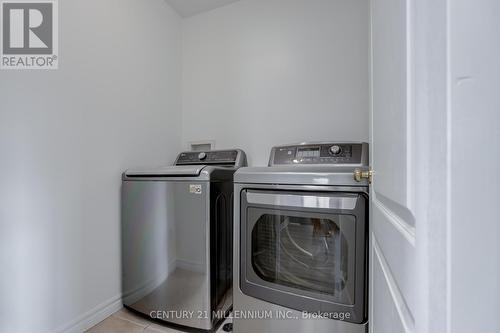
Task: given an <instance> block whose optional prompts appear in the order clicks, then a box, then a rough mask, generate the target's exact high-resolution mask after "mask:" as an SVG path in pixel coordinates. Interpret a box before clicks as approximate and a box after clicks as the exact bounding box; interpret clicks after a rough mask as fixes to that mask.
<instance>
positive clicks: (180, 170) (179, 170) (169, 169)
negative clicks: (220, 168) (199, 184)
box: [125, 165, 206, 178]
mask: <svg viewBox="0 0 500 333" xmlns="http://www.w3.org/2000/svg"><path fill="white" fill-rule="evenodd" d="M205 167H206V165H182V166H180V165H179V166H166V167H161V168H154V169H140V170H127V171H125V176H126V177H141V178H142V177H148V178H151V177H198V176H199V175H200V173H201V171H202V170H203V169H204V168H205Z"/></svg>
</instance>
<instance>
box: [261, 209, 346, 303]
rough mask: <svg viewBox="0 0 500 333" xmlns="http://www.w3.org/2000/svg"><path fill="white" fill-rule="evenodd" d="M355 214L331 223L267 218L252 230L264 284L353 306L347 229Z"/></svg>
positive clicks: (314, 219)
mask: <svg viewBox="0 0 500 333" xmlns="http://www.w3.org/2000/svg"><path fill="white" fill-rule="evenodd" d="M354 220H355V218H354V217H353V216H350V215H331V216H329V217H328V218H320V217H303V216H293V215H287V214H286V213H283V212H282V213H280V214H263V215H262V216H261V217H260V218H259V219H258V221H257V222H256V224H255V226H254V228H253V231H252V266H253V269H254V271H255V273H256V274H257V275H258V276H259V277H260V278H261V279H263V280H265V281H268V282H272V283H275V284H279V285H283V286H288V287H291V288H295V289H300V290H305V291H310V292H314V293H321V294H326V295H329V296H330V297H332V298H333V299H334V300H335V301H337V302H340V303H343V304H352V302H353V299H354V297H353V296H354V295H352V294H351V292H352V291H351V290H349V288H346V286H347V282H348V279H349V278H350V276H349V272H348V259H349V244H348V241H347V239H346V237H345V236H344V233H343V231H344V230H343V227H344V228H345V226H353V225H354V224H355V221H354Z"/></svg>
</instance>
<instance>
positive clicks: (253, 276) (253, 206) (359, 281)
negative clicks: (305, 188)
mask: <svg viewBox="0 0 500 333" xmlns="http://www.w3.org/2000/svg"><path fill="white" fill-rule="evenodd" d="M241 196H242V197H241V202H242V209H241V215H242V216H241V221H242V226H241V261H240V262H241V267H240V273H241V278H240V284H241V285H240V287H241V290H242V291H243V293H245V294H247V295H249V296H253V297H256V298H259V299H262V300H265V301H268V302H271V303H274V304H278V305H282V306H285V307H288V308H292V309H296V310H299V311H308V312H318V313H320V314H322V315H323V316H326V317H329V318H332V319H342V320H345V321H349V322H355V323H362V322H364V321H365V319H366V302H365V301H366V290H365V289H366V288H365V285H366V283H365V281H366V280H365V275H366V256H365V253H366V228H365V225H366V222H367V217H366V204H367V202H366V199H365V197H364V195H362V194H359V193H338V192H337V193H331V192H323V193H311V192H287V191H259V190H245V191H243V192H242V194H241Z"/></svg>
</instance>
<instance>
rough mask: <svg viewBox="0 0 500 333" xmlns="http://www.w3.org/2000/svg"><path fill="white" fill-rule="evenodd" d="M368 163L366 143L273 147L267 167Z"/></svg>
mask: <svg viewBox="0 0 500 333" xmlns="http://www.w3.org/2000/svg"><path fill="white" fill-rule="evenodd" d="M365 163H368V144H366V143H334V142H332V143H319V144H300V145H287V146H280V147H274V148H273V149H272V151H271V158H270V160H269V166H273V165H289V164H336V165H338V164H341V165H364V164H365Z"/></svg>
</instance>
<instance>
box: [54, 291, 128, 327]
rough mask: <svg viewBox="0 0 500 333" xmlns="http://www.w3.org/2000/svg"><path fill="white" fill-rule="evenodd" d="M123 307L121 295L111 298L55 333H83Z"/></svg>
mask: <svg viewBox="0 0 500 333" xmlns="http://www.w3.org/2000/svg"><path fill="white" fill-rule="evenodd" d="M122 307H123V305H122V296H121V295H117V296H114V297H111V298H110V299H108V300H107V301H104V302H102V303H101V304H99V305H97V306H96V307H94V308H93V309H91V310H89V311H87V312H86V313H84V314H82V315H81V316H79V317H78V318H76V319H74V320H72V321H71V322H69V323H67V324H65V325H63V326H61V327H60V328H58V329H56V330H55V331H54V333H83V332H85V331H86V330H88V329H89V328H91V327H93V326H95V325H96V324H98V323H99V322H101V321H103V320H104V319H106V318H107V317H109V316H111V315H112V314H113V313H115V312H116V311H118V310H120V309H121V308H122Z"/></svg>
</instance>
